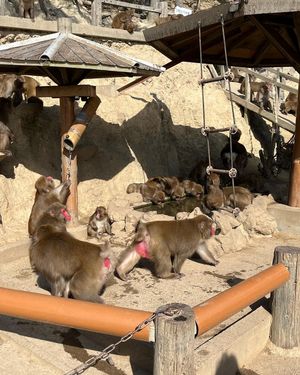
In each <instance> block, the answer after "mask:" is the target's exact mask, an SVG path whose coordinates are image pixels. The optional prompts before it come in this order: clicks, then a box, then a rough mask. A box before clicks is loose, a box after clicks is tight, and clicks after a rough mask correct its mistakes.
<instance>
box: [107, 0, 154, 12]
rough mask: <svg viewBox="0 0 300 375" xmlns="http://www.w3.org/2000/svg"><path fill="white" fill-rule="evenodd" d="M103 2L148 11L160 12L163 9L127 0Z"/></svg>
mask: <svg viewBox="0 0 300 375" xmlns="http://www.w3.org/2000/svg"><path fill="white" fill-rule="evenodd" d="M102 2H103V4H111V5H115V6H118V7H123V8H124V7H125V8H133V9H140V10H146V11H148V12H153V13H160V12H161V9H160V8H157V9H154V8H153V7H149V6H146V5H139V4H133V3H127V2H126V1H117V0H103V1H102Z"/></svg>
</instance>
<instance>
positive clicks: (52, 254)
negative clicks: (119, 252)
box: [29, 202, 113, 303]
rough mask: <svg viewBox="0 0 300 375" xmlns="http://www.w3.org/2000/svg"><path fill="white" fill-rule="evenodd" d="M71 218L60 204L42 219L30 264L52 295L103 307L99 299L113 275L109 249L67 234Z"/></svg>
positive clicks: (33, 239)
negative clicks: (47, 284) (67, 224)
mask: <svg viewBox="0 0 300 375" xmlns="http://www.w3.org/2000/svg"><path fill="white" fill-rule="evenodd" d="M69 220H71V217H70V215H69V213H68V211H67V210H66V207H65V206H64V205H63V204H61V203H60V202H55V203H53V204H51V205H50V206H49V207H48V208H47V209H46V211H45V212H44V213H43V215H42V216H41V217H40V219H39V221H38V223H37V225H36V228H35V231H34V233H33V236H32V240H31V245H30V248H29V257H30V264H31V266H32V268H33V270H34V271H35V272H36V273H37V274H39V275H42V276H43V277H44V278H45V279H46V280H47V282H48V283H49V285H50V287H51V294H52V295H54V296H58V297H62V296H63V297H65V298H68V297H69V295H71V296H72V297H73V298H75V299H81V300H86V301H90V302H98V303H103V300H102V298H101V297H100V296H99V294H100V292H101V290H102V288H103V287H104V285H105V283H106V281H107V278H108V276H109V275H110V274H111V273H112V272H113V266H112V262H111V260H110V249H109V247H108V244H107V243H106V244H105V246H102V245H101V246H100V245H95V244H92V243H89V242H85V241H80V240H78V239H76V238H75V237H73V236H72V235H71V234H70V233H68V232H67V230H66V222H67V221H69Z"/></svg>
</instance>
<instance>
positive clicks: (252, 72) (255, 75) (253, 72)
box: [239, 67, 299, 95]
mask: <svg viewBox="0 0 300 375" xmlns="http://www.w3.org/2000/svg"><path fill="white" fill-rule="evenodd" d="M239 70H241V71H242V72H245V73H247V74H250V75H252V76H254V77H256V78H259V79H261V80H262V81H265V82H269V83H272V84H273V85H275V86H277V87H279V88H281V89H283V90H286V91H289V92H292V93H293V94H297V95H298V90H297V89H295V88H294V87H292V86H289V85H285V84H284V83H281V82H278V81H277V80H276V78H268V77H266V76H264V75H263V74H261V73H258V72H255V71H254V70H251V69H248V68H241V67H239ZM269 70H271V69H269ZM272 71H273V72H274V73H277V71H276V70H275V69H272ZM286 75H287V74H286ZM287 76H288V75H287ZM296 82H299V80H297V81H296Z"/></svg>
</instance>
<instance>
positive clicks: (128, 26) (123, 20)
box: [111, 9, 137, 33]
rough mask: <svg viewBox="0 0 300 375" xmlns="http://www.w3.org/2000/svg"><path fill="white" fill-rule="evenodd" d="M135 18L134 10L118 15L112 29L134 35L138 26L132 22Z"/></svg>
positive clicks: (114, 19)
mask: <svg viewBox="0 0 300 375" xmlns="http://www.w3.org/2000/svg"><path fill="white" fill-rule="evenodd" d="M133 16H134V10H128V9H127V10H125V11H124V12H119V13H118V14H116V15H115V16H114V18H113V20H112V24H111V27H112V28H113V29H122V30H127V31H128V32H129V33H133V32H134V31H135V30H136V28H137V25H136V23H135V22H133V21H132V17H133Z"/></svg>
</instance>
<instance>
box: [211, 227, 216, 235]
mask: <svg viewBox="0 0 300 375" xmlns="http://www.w3.org/2000/svg"><path fill="white" fill-rule="evenodd" d="M215 234H216V224H213V225H212V226H211V227H210V236H211V237H212V236H214V235H215Z"/></svg>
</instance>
